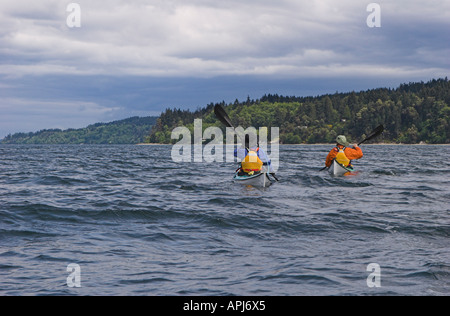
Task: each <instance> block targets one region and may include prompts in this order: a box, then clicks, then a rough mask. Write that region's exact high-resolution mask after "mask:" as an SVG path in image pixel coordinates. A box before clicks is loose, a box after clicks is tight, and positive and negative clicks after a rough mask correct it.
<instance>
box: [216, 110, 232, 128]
mask: <svg viewBox="0 0 450 316" xmlns="http://www.w3.org/2000/svg"><path fill="white" fill-rule="evenodd" d="M214 114H216V116H217V118H218V119H219V121H221V122H222V124H223V125H225V126H226V127H233V124H232V123H231V120H230V118H229V117H228V114H227V112H225V110H224V109H223V107H222V106H220V105H219V104H216V106H215V107H214Z"/></svg>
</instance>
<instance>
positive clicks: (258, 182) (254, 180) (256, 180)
mask: <svg viewBox="0 0 450 316" xmlns="http://www.w3.org/2000/svg"><path fill="white" fill-rule="evenodd" d="M233 180H234V182H235V183H239V184H243V185H251V186H255V187H262V188H266V187H268V186H270V185H271V184H272V181H271V180H270V178H269V176H268V174H267V172H261V173H258V174H255V175H251V176H249V175H241V176H240V175H239V173H238V172H236V174H235V175H234V177H233Z"/></svg>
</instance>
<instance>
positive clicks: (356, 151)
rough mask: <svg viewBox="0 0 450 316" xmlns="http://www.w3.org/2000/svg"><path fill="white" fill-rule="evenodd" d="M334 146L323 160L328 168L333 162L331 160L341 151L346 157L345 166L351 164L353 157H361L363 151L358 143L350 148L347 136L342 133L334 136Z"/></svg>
mask: <svg viewBox="0 0 450 316" xmlns="http://www.w3.org/2000/svg"><path fill="white" fill-rule="evenodd" d="M336 142H337V144H336V147H335V148H333V149H332V150H331V151H330V153H329V154H328V156H327V160H326V161H325V165H326V166H327V167H328V168H329V167H331V164H332V163H333V160H334V159H335V158H336V156H337V155H338V153H339V152H340V151H341V152H343V153H344V154H345V156H346V157H347V158H348V160H349V162H348V164H347V165H345V167H347V166H351V161H352V160H355V159H361V158H362V157H363V152H362V150H361V148H359V146H358V145H356V144H355V145H353V148H350V147H349V146H350V144H349V142H348V141H347V138H346V137H345V136H343V135H339V136H338V137H336Z"/></svg>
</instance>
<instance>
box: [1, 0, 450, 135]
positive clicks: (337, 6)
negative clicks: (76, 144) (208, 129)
mask: <svg viewBox="0 0 450 316" xmlns="http://www.w3.org/2000/svg"><path fill="white" fill-rule="evenodd" d="M0 1H1V2H0V111H1V116H0V138H1V137H4V136H5V135H7V134H8V133H14V132H19V131H23V132H28V131H36V130H40V129H44V128H63V129H64V128H77V127H84V126H86V125H88V124H91V123H96V122H106V121H111V120H116V119H122V118H127V117H130V116H135V115H139V116H147V115H158V114H159V113H160V112H161V111H163V110H164V109H166V108H167V107H177V108H183V109H185V108H190V109H196V108H197V107H203V106H205V105H206V104H208V103H210V102H221V101H222V100H224V101H226V102H233V101H234V100H235V99H236V98H238V99H239V100H244V99H246V98H247V96H250V97H251V98H254V99H257V98H260V97H261V96H262V95H264V94H266V93H278V94H283V95H297V96H307V95H318V94H323V93H334V92H336V91H339V92H347V91H360V90H366V89H371V88H377V87H397V86H398V85H399V84H400V83H403V82H410V81H422V80H423V81H428V80H430V79H433V78H440V77H446V76H449V77H450V58H449V56H450V1H448V0H430V1H419V0H395V1H394V0H389V1H388V0H380V1H377V3H378V4H379V5H380V8H381V15H380V17H381V27H378V28H377V27H375V28H370V27H368V25H367V18H368V16H369V15H370V14H371V12H368V11H367V6H368V5H369V4H370V3H371V2H374V1H372V0H367V1H362V0H339V1H336V0H307V1H304V0H277V1H269V0H244V1H243V0H239V1H238V0H226V1H213V0H161V1H156V0H147V1H144V0H78V1H72V0H67V1H66V0H39V1H33V0H0ZM71 2H75V3H77V4H79V7H80V18H81V27H69V25H68V24H67V18H68V17H69V15H71V12H68V11H67V7H68V5H69V4H70V3H71ZM69 20H70V21H74V20H72V19H69Z"/></svg>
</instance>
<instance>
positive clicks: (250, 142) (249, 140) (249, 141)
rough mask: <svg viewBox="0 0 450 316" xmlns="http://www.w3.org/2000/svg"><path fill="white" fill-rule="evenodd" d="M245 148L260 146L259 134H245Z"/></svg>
mask: <svg viewBox="0 0 450 316" xmlns="http://www.w3.org/2000/svg"><path fill="white" fill-rule="evenodd" d="M244 145H245V148H253V147H258V135H252V137H250V135H249V134H245V144H244Z"/></svg>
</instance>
